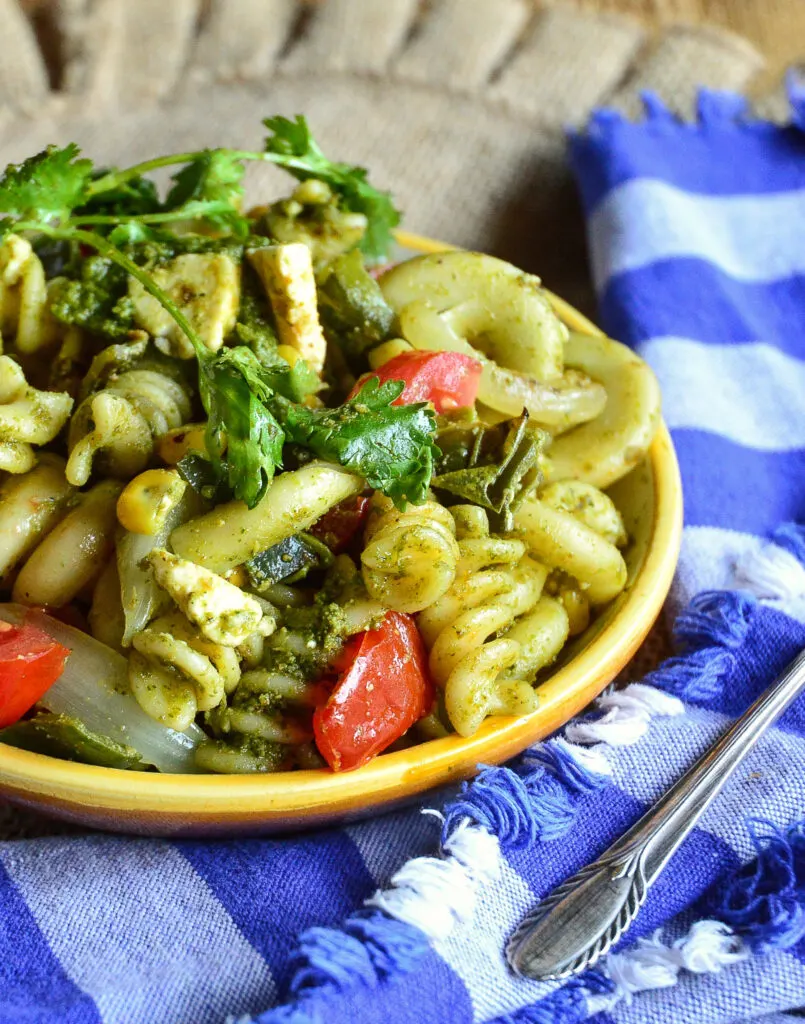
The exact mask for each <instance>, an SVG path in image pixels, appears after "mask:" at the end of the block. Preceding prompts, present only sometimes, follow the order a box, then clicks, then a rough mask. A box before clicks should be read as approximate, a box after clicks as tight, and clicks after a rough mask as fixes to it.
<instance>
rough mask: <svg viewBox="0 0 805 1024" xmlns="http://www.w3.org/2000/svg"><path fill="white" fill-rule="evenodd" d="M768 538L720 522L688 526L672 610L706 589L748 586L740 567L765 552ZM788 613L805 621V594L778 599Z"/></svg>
mask: <svg viewBox="0 0 805 1024" xmlns="http://www.w3.org/2000/svg"><path fill="white" fill-rule="evenodd" d="M766 543H767V542H766V540H765V539H764V538H762V537H756V536H754V535H753V534H751V533H740V532H738V531H737V530H723V529H721V528H720V527H717V526H686V527H685V530H684V532H683V534H682V552H681V554H680V557H679V565H678V567H677V573H676V578H675V580H674V586H673V590H672V600H671V612H672V614H676V613H677V612H678V611H680V610H681V609H682V608H684V607H685V605H686V604H687V603H688V602H689V601H690V599H691V598H692V597H693V596H694V594H698V593H699V592H700V591H702V590H735V589H739V590H740V589H742V588H743V587H745V581H744V580H743V579H742V578H741V575H740V573H739V571H738V569H739V564H741V563H743V564H745V560H746V558H747V557H748V556H750V555H757V554H759V553H761V552H762V551H763V549H764V547H765V545H766ZM773 607H776V608H779V609H780V610H781V611H784V612H785V613H786V614H787V615H790V616H791V617H792V618H795V619H797V620H798V621H800V622H805V598H800V599H798V600H797V599H792V600H790V601H782V602H774V603H773Z"/></svg>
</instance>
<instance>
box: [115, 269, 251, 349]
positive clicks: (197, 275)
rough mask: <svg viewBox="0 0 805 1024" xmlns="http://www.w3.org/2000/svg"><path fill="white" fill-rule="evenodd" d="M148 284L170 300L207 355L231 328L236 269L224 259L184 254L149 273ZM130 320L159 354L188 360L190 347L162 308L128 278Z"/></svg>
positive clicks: (236, 290)
mask: <svg viewBox="0 0 805 1024" xmlns="http://www.w3.org/2000/svg"><path fill="white" fill-rule="evenodd" d="M151 276H152V277H153V279H154V282H155V283H156V284H157V285H158V286H159V287H160V288H161V289H162V290H163V291H164V292H165V293H166V294H167V295H168V296H169V298H171V299H173V301H174V302H175V303H176V305H177V306H178V307H179V309H180V310H181V311H182V312H183V313H184V315H185V316H186V317H187V319H188V320H189V321H190V324H191V326H192V327H194V328H195V330H196V331H197V332H198V335H199V337H200V338H201V340H202V341H203V342H204V344H205V345H206V346H207V348H208V349H209V350H210V351H211V352H217V351H218V349H219V348H220V347H221V346H222V345H223V343H224V338H225V337H226V335H227V334H228V333H229V332H230V331H231V330H232V329H233V327H234V326H235V321H236V319H237V315H238V309H239V307H240V267H239V266H238V264H237V263H235V261H234V260H233V259H232V257H231V256H228V255H227V254H226V253H220V252H210V253H185V254H184V255H182V256H177V257H176V258H175V259H173V260H171V261H170V262H169V263H166V264H165V266H163V267H157V268H155V269H154V270H153V271H152V273H151ZM129 297H130V298H131V300H132V302H133V303H134V318H135V320H136V322H137V324H138V326H139V327H142V328H143V329H144V330H146V331H148V333H149V334H150V335H152V337H153V338H154V339H155V341H156V344H157V346H158V347H159V348H161V349H162V351H164V352H167V353H168V354H169V355H174V356H178V357H179V358H181V359H190V358H191V357H192V356H193V354H194V352H193V346H192V345H191V344H190V342H189V341H188V339H187V338H186V337H185V335H184V333H183V332H182V330H181V328H180V327H179V325H178V324H177V323H176V321H175V320H174V319H173V317H172V316H171V315H170V313H169V312H168V311H167V310H166V309H165V308H164V306H163V305H162V304H161V303H160V302H159V301H158V300H157V299H155V298H154V297H153V296H152V295H149V294H148V292H147V291H146V290H145V288H143V286H142V285H141V284H140V282H139V281H137V280H135V279H134V278H133V277H130V278H129Z"/></svg>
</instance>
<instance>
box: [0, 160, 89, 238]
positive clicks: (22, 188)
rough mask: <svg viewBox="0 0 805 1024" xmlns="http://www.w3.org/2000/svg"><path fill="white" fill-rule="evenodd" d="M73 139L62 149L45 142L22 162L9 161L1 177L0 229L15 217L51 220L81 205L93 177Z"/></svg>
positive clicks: (11, 225)
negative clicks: (72, 141) (33, 154)
mask: <svg viewBox="0 0 805 1024" xmlns="http://www.w3.org/2000/svg"><path fill="white" fill-rule="evenodd" d="M79 152H80V150H79V148H78V146H76V145H75V143H70V145H69V146H65V147H64V148H63V149H59V148H58V147H57V146H48V148H47V149H46V150H44V151H43V152H41V153H37V155H36V156H32V157H29V158H28V159H27V160H23V162H22V163H21V164H9V165H8V167H6V169H5V172H4V174H3V176H2V178H0V214H6V215H7V216H6V217H4V218H3V219H2V220H0V231H2V232H5V231H9V230H11V229H12V227H13V221H14V220H32V221H39V222H40V223H42V224H53V223H55V222H58V221H62V220H66V219H67V217H69V216H70V213H71V212H72V211H73V210H74V209H75V207H76V206H80V205H81V202H82V200H83V199H84V196H85V194H86V188H87V185H88V183H89V181H90V179H91V177H92V161H91V160H85V159H81V160H79V159H78V154H79Z"/></svg>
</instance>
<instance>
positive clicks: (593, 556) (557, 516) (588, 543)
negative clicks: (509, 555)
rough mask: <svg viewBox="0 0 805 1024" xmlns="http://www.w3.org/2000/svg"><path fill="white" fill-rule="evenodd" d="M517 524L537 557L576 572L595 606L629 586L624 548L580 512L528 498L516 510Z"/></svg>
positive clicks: (517, 529)
mask: <svg viewBox="0 0 805 1024" xmlns="http://www.w3.org/2000/svg"><path fill="white" fill-rule="evenodd" d="M514 525H515V531H516V532H517V534H518V536H520V537H522V539H523V540H524V541H525V542H526V544H527V545H528V547H529V550H530V551H531V552H532V553H533V555H534V556H535V558H538V559H539V560H540V561H541V562H544V563H545V565H548V566H550V567H551V568H552V569H561V570H562V571H563V572H566V573H568V574H569V575H571V576H574V577H575V578H576V579H577V580H578V581H579V583H580V584H581V585H582V587H584V589H585V592H586V594H587V596H588V597H589V599H590V604H592V605H593V606H596V605H601V604H606V602H607V601H611V600H612V599H613V598H614V597H617V596H618V594H619V593H620V592H621V591H622V590H623V588H624V587H625V586H626V563H625V562H624V560H623V556H622V555H621V553H620V551H618V549H617V548H616V547H615V545H614V544H612V543H611V542H610V541H608V540H607V539H606V538H605V537H603V536H601V534H600V533H597V532H596V531H595V530H594V529H591V528H590V527H589V526H588V525H587V524H586V523H585V522H583V521H582V520H581V519H579V518H578V517H577V516H576V515H574V514H572V513H570V512H566V511H564V510H563V509H557V508H551V506H550V505H547V504H546V503H545V502H543V501H540V500H539V499H538V498H527V499H526V500H525V501H523V502H522V504H521V505H520V506H519V508H518V509H517V511H516V513H515V516H514Z"/></svg>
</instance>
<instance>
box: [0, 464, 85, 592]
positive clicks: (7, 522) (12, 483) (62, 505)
mask: <svg viewBox="0 0 805 1024" xmlns="http://www.w3.org/2000/svg"><path fill="white" fill-rule="evenodd" d="M64 468H65V462H64V459H61V458H59V456H58V455H51V454H50V453H46V454H44V455H42V456H40V459H39V463H38V465H36V466H35V467H34V468H33V469H31V470H29V471H28V472H27V473H22V474H20V475H19V476H9V477H6V479H5V480H4V481H3V482H2V484H0V579H3V580H8V579H9V577H10V575H11V574H12V573H13V572H14V571H15V570H16V569H18V568H19V567H20V565H22V563H23V562H24V561H25V559H26V558H28V557H29V555H30V554H31V553H32V552H33V551H34V549H35V548H36V546H37V545H38V544H40V543H41V542H42V541H43V540H44V539H45V538H46V537H47V535H48V534H49V533H50V531H51V530H52V529H53V528H54V527H55V526H56V525H57V524H58V523H59V522H61V520H62V519H64V517H65V516H66V515H67V513H68V511H69V507H70V503H71V501H72V500H73V498H74V496H75V493H76V491H75V488H74V487H73V486H72V485H71V484H69V483H68V482H67V479H66V478H65V475H64Z"/></svg>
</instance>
